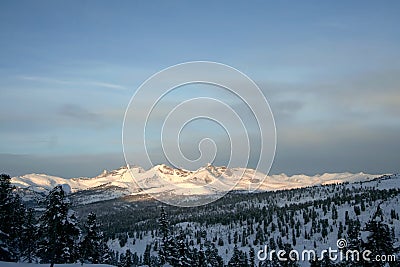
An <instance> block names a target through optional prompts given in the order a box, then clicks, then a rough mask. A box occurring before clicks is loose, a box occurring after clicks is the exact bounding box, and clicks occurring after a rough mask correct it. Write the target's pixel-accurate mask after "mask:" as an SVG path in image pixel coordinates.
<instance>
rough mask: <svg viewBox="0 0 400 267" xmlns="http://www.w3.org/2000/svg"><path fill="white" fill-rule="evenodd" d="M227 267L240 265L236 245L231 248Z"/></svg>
mask: <svg viewBox="0 0 400 267" xmlns="http://www.w3.org/2000/svg"><path fill="white" fill-rule="evenodd" d="M228 266H241V265H240V251H239V249H238V247H237V245H235V247H234V248H233V255H232V258H231V259H230V260H229V262H228Z"/></svg>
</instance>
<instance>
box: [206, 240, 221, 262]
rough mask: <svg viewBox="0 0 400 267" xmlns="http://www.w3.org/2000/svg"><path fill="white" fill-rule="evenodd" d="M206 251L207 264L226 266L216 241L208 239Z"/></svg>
mask: <svg viewBox="0 0 400 267" xmlns="http://www.w3.org/2000/svg"><path fill="white" fill-rule="evenodd" d="M205 246H206V251H205V252H204V254H205V258H206V260H205V261H206V264H207V266H215V267H219V266H221V267H222V266H224V261H223V259H222V258H221V256H219V255H218V249H217V248H216V247H215V245H214V243H211V242H210V241H207V242H206V243H205Z"/></svg>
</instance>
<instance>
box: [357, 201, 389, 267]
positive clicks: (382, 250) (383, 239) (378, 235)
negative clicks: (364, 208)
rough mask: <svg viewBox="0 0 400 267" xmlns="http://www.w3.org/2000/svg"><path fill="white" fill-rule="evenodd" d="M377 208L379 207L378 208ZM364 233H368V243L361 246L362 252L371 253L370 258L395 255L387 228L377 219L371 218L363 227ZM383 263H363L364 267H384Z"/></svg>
mask: <svg viewBox="0 0 400 267" xmlns="http://www.w3.org/2000/svg"><path fill="white" fill-rule="evenodd" d="M378 208H379V206H378ZM365 231H367V232H369V236H368V237H367V239H368V241H367V242H366V243H365V244H363V248H364V250H369V251H371V252H372V253H371V255H370V258H371V259H374V258H375V257H376V256H377V255H392V254H394V253H395V249H394V245H393V243H394V242H393V237H392V234H391V231H390V229H389V226H388V225H387V224H385V223H383V222H382V221H378V220H377V218H376V217H375V218H373V219H372V220H370V221H369V222H368V223H367V224H366V225H365ZM385 265H386V263H385V262H373V261H370V262H365V263H364V266H376V267H379V266H385Z"/></svg>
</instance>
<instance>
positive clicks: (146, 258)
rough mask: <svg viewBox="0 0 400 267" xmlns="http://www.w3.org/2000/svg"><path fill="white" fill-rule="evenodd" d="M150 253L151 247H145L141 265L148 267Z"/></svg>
mask: <svg viewBox="0 0 400 267" xmlns="http://www.w3.org/2000/svg"><path fill="white" fill-rule="evenodd" d="M150 251H151V246H150V245H146V249H145V251H144V253H143V264H144V265H150Z"/></svg>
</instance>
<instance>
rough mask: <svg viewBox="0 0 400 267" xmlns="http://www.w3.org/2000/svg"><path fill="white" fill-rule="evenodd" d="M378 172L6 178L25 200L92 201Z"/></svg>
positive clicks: (280, 185)
mask: <svg viewBox="0 0 400 267" xmlns="http://www.w3.org/2000/svg"><path fill="white" fill-rule="evenodd" d="M378 176H380V175H371V174H365V173H362V172H360V173H355V174H353V173H348V172H344V173H324V174H318V175H313V176H308V175H303V174H301V175H292V176H288V175H286V174H277V175H265V174H264V173H261V172H257V171H255V170H253V169H247V168H226V167H223V166H222V167H217V166H213V165H211V164H208V165H207V166H204V167H202V168H199V169H198V170H196V171H189V170H184V169H178V168H172V167H170V166H167V165H164V164H162V165H157V166H154V167H153V168H151V169H149V170H144V169H143V168H142V167H139V166H131V167H130V168H128V167H127V166H122V167H120V168H118V169H116V170H112V171H107V170H104V171H103V172H102V173H101V174H100V175H98V176H96V177H79V178H62V177H56V176H51V175H46V174H26V175H22V176H16V177H13V178H12V180H11V182H12V184H13V185H15V186H16V187H17V188H18V190H20V192H22V193H23V194H22V195H23V196H24V198H25V200H30V199H36V198H42V197H44V196H45V195H46V194H47V193H48V192H49V191H50V190H51V189H52V188H54V187H55V186H57V185H62V186H63V188H64V190H65V191H66V192H67V193H70V194H72V195H74V196H76V197H77V198H78V199H79V203H93V202H98V201H103V200H110V199H115V198H119V197H124V196H141V195H144V194H147V195H158V194H165V193H167V192H168V194H170V195H171V196H174V195H175V196H177V195H179V196H189V195H199V196H207V195H215V194H224V193H226V192H227V191H231V190H237V191H240V192H254V191H257V192H259V191H276V190H287V189H294V188H301V187H308V186H314V185H326V184H335V183H344V182H359V181H369V180H372V179H374V178H376V177H378Z"/></svg>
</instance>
